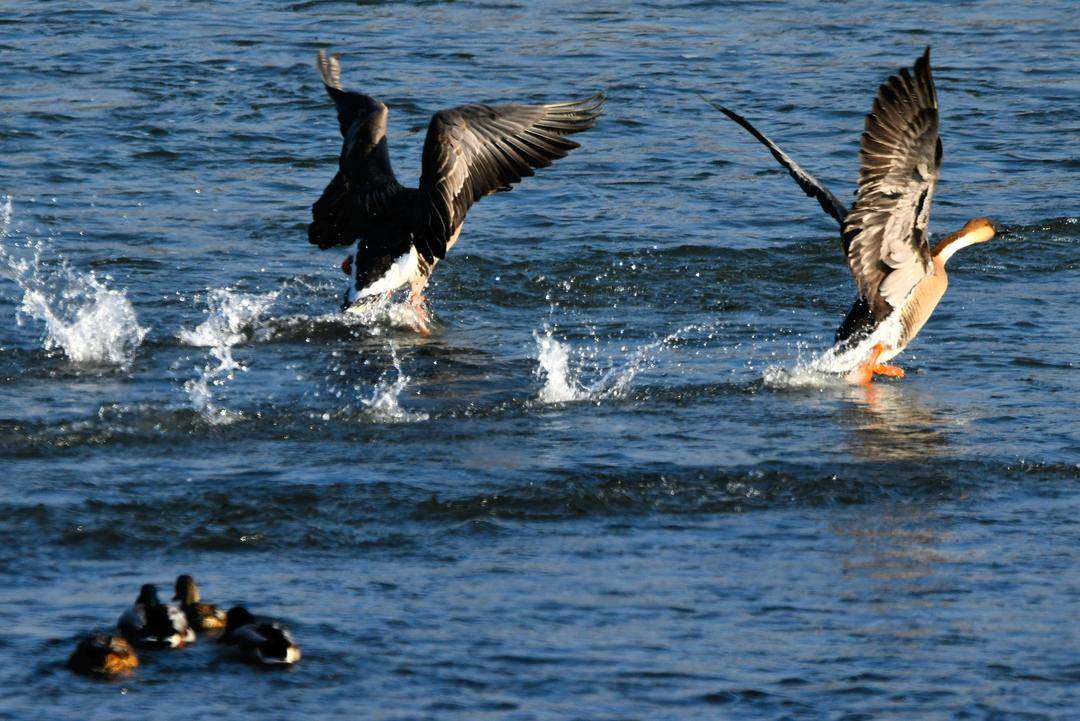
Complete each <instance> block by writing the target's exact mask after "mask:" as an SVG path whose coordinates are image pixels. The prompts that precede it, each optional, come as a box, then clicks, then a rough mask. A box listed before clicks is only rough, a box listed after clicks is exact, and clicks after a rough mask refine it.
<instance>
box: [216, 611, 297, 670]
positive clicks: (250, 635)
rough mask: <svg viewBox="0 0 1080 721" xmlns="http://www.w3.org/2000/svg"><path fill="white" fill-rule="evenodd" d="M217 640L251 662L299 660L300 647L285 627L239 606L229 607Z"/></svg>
mask: <svg viewBox="0 0 1080 721" xmlns="http://www.w3.org/2000/svg"><path fill="white" fill-rule="evenodd" d="M218 643H224V644H228V645H231V646H236V647H237V648H238V650H239V651H240V654H241V655H242V656H243V657H244V659H245V660H247V661H249V662H251V663H257V664H263V665H267V666H278V665H290V664H293V663H296V662H297V661H299V660H300V647H299V646H297V645H296V641H295V640H294V639H293V636H292V634H291V633H289V630H288V629H287V628H285V627H284V626H282V625H281V624H280V623H278V622H277V621H274V620H272V619H261V620H258V619H256V618H255V617H254V616H253V615H251V612H250V611H248V610H247V609H246V608H245V607H243V606H234V607H233V608H230V609H229V613H228V614H227V616H226V622H225V633H224V634H222V636H221V638H219V639H218Z"/></svg>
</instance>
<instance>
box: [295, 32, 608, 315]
mask: <svg viewBox="0 0 1080 721" xmlns="http://www.w3.org/2000/svg"><path fill="white" fill-rule="evenodd" d="M317 64H318V68H319V72H320V73H321V75H322V80H323V84H324V86H325V88H326V91H327V93H328V94H329V95H330V98H331V99H332V100H333V101H334V104H335V106H336V109H337V115H338V125H339V129H340V131H341V135H342V149H341V157H340V159H339V163H338V171H337V173H336V174H335V175H334V178H333V179H332V180H331V181H330V183H329V184H328V185H327V186H326V189H325V190H324V191H323V194H322V196H321V197H320V198H319V200H317V201H316V202H315V204H314V205H313V206H312V222H311V223H310V224H309V226H308V240H309V242H311V243H312V244H314V245H317V246H318V247H319V248H321V249H327V248H332V247H335V246H352V247H351V248H350V252H349V256H348V258H347V259H346V262H345V263H344V264H343V265H342V269H343V270H344V271H345V272H346V273H347V274H348V275H349V277H350V284H349V287H348V289H347V291H346V294H345V303H344V308H345V310H351V311H356V312H359V311H362V310H364V309H366V307H367V306H369V305H370V304H371V303H373V302H375V301H378V300H381V299H383V298H385V297H388V296H389V295H391V294H392V293H393V292H394V291H395V290H397V289H398V288H401V287H403V286H405V285H409V286H410V287H411V291H410V295H409V299H410V302H411V303H412V304H413V306H414V308H416V310H417V316H418V319H419V320H420V326H421V329H422V330H423V329H425V328H426V325H425V323H424V321H425V318H426V314H425V313H424V312H423V310H422V307H421V306H422V304H423V302H424V298H423V290H424V288H425V287H426V285H427V281H428V278H429V277H430V275H431V273H432V271H433V270H434V268H435V265H436V264H437V263H438V262H439V261H440V260H441V259H443V258H445V257H446V253H447V251H449V250H450V248H451V247H453V245H454V243H455V242H456V241H457V239H458V236H459V235H460V233H461V227H462V223H463V222H464V220H465V214H466V212H467V211H468V209H469V208H470V207H471V206H472V205H473V204H474V203H475V202H477V201H478V200H479V199H480V198H482V197H483V196H485V195H489V194H491V193H496V192H500V191H508V190H510V189H511V186H512V185H514V184H515V183H518V182H520V181H521V179H522V178H524V177H527V176H530V175H533V174H534V172H535V169H537V168H543V167H547V166H548V165H551V163H552V162H553V161H555V160H557V159H559V158H562V157H565V156H566V155H567V153H569V152H570V151H571V150H572V149H574V148H577V147H578V144H577V143H575V142H573V141H571V140H568V139H567V138H566V136H567V135H570V134H573V133H579V132H582V131H585V130H588V129H589V128H591V127H593V125H595V123H596V120H597V118H598V117H599V116H600V114H601V112H602V106H603V96H602V95H596V96H594V97H592V98H589V99H587V100H583V101H579V102H571V103H556V104H550V105H500V106H492V105H481V104H475V105H462V106H458V107H456V108H451V109H448V110H441V111H439V112H437V113H435V115H434V116H433V117H432V119H431V122H430V124H429V126H428V131H427V136H426V138H425V141H424V148H423V155H422V159H421V165H422V167H421V177H420V182H419V185H418V187H415V188H408V187H404V186H402V185H401V184H400V183H398V181H397V179H396V177H395V175H394V171H393V168H392V167H391V164H390V154H389V149H388V146H387V138H386V130H387V118H388V113H389V110H388V108H387V106H386V105H384V104H383V103H381V102H379V101H378V100H376V99H375V98H373V97H371V96H369V95H364V94H362V93H356V92H348V91H345V90H344V89H343V87H342V84H341V68H340V63H339V60H338V56H337V55H334V56H331V57H327V56H326V55H325V53H323V52H321V51H320V52H319V54H318V58H317Z"/></svg>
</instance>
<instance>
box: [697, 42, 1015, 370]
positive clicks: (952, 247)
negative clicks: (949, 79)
mask: <svg viewBox="0 0 1080 721" xmlns="http://www.w3.org/2000/svg"><path fill="white" fill-rule="evenodd" d="M712 104H713V105H714V107H716V108H717V109H718V110H719V111H720V112H722V113H724V114H725V115H727V116H728V117H729V118H731V119H732V120H733V121H735V122H736V123H738V124H739V125H741V126H742V127H743V128H745V129H746V130H747V131H748V132H749V133H750V134H751V135H753V136H754V137H755V138H757V139H758V141H760V142H761V143H762V144H763V145H765V147H767V148H768V149H769V151H770V152H771V153H772V155H773V157H774V158H776V160H777V161H778V162H779V163H780V164H781V165H783V166H784V167H785V168H786V169H787V171H788V173H790V174H791V177H792V178H794V179H795V182H796V183H798V185H799V187H800V188H802V190H803V192H805V193H806V194H807V195H808V196H810V197H812V198H815V199H816V200H817V201H818V203H819V204H820V205H821V207H822V209H823V210H824V211H825V212H826V213H828V214H829V215H831V216H832V217H833V218H835V219H836V222H837V223H839V224H840V242H841V248H842V249H843V251H844V255H845V257H846V258H847V262H848V266H850V268H851V272H852V274H853V275H854V276H855V283H856V285H857V286H858V290H859V295H858V298H856V300H855V302H854V303H853V304H852V306H851V309H850V310H849V311H848V313H847V316H846V317H845V318H844V320H843V322H842V323H841V324H840V327H839V328H838V329H837V331H836V338H835V342H836V344H837V346H838V347H843V348H853V347H855V346H856V345H857V344H858V343H860V342H862V341H864V340H866V339H868V338H869V337H870V336H871V335H873V334H875V332H876V331H878V330H879V329H881V330H882V331H883V332H882V333H881V334H880V338H879V339H878V342H877V343H875V344H874V346H873V349H872V350H871V352H870V355H869V357H868V358H867V359H866V360H865V362H863V363H862V365H861V366H860V367H859V368H857V369H856V370H855V371H852V373H851V374H849V375H848V379H849V380H852V381H854V382H859V383H869V382H871V381H872V380H873V377H874V375H875V374H878V375H886V376H892V377H897V378H899V377H902V376H903V375H904V371H903V370H902V369H901V368H898V367H896V366H891V365H885V364H884V362H885V361H887V360H889V359H891V358H893V357H894V356H896V355H897V354H899V353H900V352H901V351H903V350H904V348H906V347H907V345H908V343H910V342H911V341H912V340H913V339H914V338H915V336H916V335H917V334H918V332H919V330H920V329H922V327H923V325H924V324H925V323H926V321H927V320H928V319H929V318H930V314H931V313H933V312H934V308H935V307H937V304H938V301H940V300H941V298H942V296H943V295H945V290H946V288H947V287H948V283H949V279H948V275H946V273H945V264H946V263H947V262H948V260H949V258H951V257H952V256H953V254H954V253H955V252H956V251H958V250H960V249H961V248H966V247H967V246H969V245H974V244H975V243H985V242H986V241H988V240H990V239H991V238H993V237H994V233H995V229H994V225H993V223H991V222H990V221H989V220H987V219H986V218H975V219H973V220H969V221H968V222H967V224H966V225H964V227H963V228H961V229H960V230H959V231H957V232H955V233H952V234H951V235H949V236H947V237H945V239H943V240H942V241H941V242H939V243H938V244H937V245H936V246H934V247H933V249H931V247H930V234H929V231H928V227H927V226H928V224H929V220H930V201H931V198H932V196H933V194H934V186H935V185H936V184H937V178H938V169H939V168H940V167H941V156H942V148H941V139H940V138H939V137H938V101H937V92H936V91H935V89H934V79H933V77H932V76H931V74H930V48H929V47H928V48H926V51H925V52H923V54H922V57H920V58H919V59H918V60H917V61H916V62H915V67H914V68H913V69H912V70H911V71H910V72H909V71H908V69H907V68H903V69H901V70H900V71H899V73H898V74H896V75H893V76H891V77H890V78H889V79H888V80H886V81H885V83H884V84H883V85H882V86H881V87H880V88H879V89H878V92H877V97H876V98H875V99H874V105H873V108H872V109H871V111H870V113H869V114H868V115H867V116H866V124H865V129H864V131H863V134H862V141H861V143H860V149H859V164H860V170H859V189H858V192H857V194H856V198H855V205H854V206H853V207H852V208H851V210H848V209H847V208H846V207H844V204H843V203H842V202H840V200H839V199H838V198H837V197H836V196H835V195H833V194H832V193H831V192H829V190H828V189H827V188H826V187H825V186H824V185H822V184H821V182H820V181H818V180H817V179H816V178H815V177H814V176H812V175H810V174H809V173H807V172H806V171H805V170H803V169H802V168H800V167H799V165H798V164H797V163H796V162H795V161H794V160H792V159H791V158H790V157H789V156H788V155H787V153H785V152H784V151H783V150H781V149H780V148H779V147H778V146H777V145H776V144H775V143H773V142H772V141H771V140H769V138H767V137H765V135H763V134H762V133H761V132H759V131H758V130H757V129H756V128H755V127H754V126H753V125H751V124H750V122H749V121H748V120H746V119H745V118H743V117H742V116H741V115H739V114H737V113H735V112H733V111H731V110H728V109H727V108H725V107H723V106H720V105H716V104H715V103H712ZM890 329H895V330H890Z"/></svg>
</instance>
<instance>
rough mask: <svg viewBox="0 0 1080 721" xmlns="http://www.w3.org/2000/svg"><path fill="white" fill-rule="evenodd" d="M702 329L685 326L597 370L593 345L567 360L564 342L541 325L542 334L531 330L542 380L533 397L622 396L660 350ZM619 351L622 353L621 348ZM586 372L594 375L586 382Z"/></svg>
mask: <svg viewBox="0 0 1080 721" xmlns="http://www.w3.org/2000/svg"><path fill="white" fill-rule="evenodd" d="M703 329H704V327H703V326H700V325H696V324H695V325H688V326H685V327H683V328H680V329H679V330H677V331H675V332H674V333H670V334H668V335H666V336H664V337H663V338H660V339H658V340H655V341H653V342H651V343H647V344H645V345H643V346H640V347H639V348H637V349H635V350H633V351H630V352H629V353H628V354H627V356H626V357H625V360H624V361H623V362H621V363H618V362H617V363H613V364H612V365H611V366H610V367H608V368H607V369H601V368H600V363H599V361H598V360H597V358H598V356H599V351H598V350H597V349H596V347H595V346H593V347H589V348H584V349H581V350H579V351H578V352H577V354H576V355H577V357H576V359H575V360H574V362H571V358H570V351H569V349H568V347H567V346H566V344H565V343H563V342H560V341H558V340H556V338H555V337H554V335H553V333H552V329H551V328H550V327H549V326H547V325H545V326H544V333H543V335H541V334H540V333H537V332H535V331H534V332H533V338H534V339H535V340H536V346H537V362H538V365H537V367H536V370H535V373H536V376H537V378H538V379H539V380H540V381H542V383H543V386H542V387H541V388H540V392H539V393H538V394H537V400H539V401H540V402H541V403H569V402H572V401H582V400H593V401H599V400H604V399H608V398H619V397H622V396H624V395H625V394H626V392H627V391H628V390H629V388H630V385H631V384H632V383H633V381H634V379H635V378H636V377H637V376H638V374H639V373H641V372H642V371H643V370H646V369H648V368H652V367H654V366H655V365H656V362H657V361H658V360H659V357H660V355H661V353H663V351H665V350H666V349H667V348H668V347H670V346H671V344H672V343H674V342H675V341H677V340H679V339H680V338H682V337H683V336H684V335H686V334H687V333H690V332H693V331H699V330H703ZM623 351H624V352H625V349H623ZM587 375H594V376H596V378H595V380H593V381H592V382H586V381H585V380H584V377H585V376H587Z"/></svg>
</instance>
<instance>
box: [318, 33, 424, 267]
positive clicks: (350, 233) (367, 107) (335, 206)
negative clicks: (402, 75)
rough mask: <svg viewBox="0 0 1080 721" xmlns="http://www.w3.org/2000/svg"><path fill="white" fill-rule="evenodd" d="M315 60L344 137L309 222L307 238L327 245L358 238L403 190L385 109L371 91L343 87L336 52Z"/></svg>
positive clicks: (324, 246) (346, 242)
mask: <svg viewBox="0 0 1080 721" xmlns="http://www.w3.org/2000/svg"><path fill="white" fill-rule="evenodd" d="M316 64H317V66H318V68H319V74H320V75H321V76H322V80H323V84H324V85H325V86H326V92H327V93H328V94H329V95H330V98H331V99H332V100H333V101H334V106H335V107H336V108H337V116H338V125H339V127H340V129H341V137H342V138H343V140H342V146H341V157H340V159H339V161H338V172H337V173H336V174H335V175H334V177H333V179H332V180H331V181H330V183H329V184H328V185H327V186H326V189H325V190H324V191H323V194H322V196H321V197H320V198H319V199H318V200H317V201H315V204H314V205H313V206H312V207H311V216H312V222H311V224H310V225H309V226H308V242H310V243H312V244H314V245H317V246H319V247H320V248H323V249H326V248H331V247H334V246H338V245H351V244H352V243H353V242H354V241H355V240H356V239H357V238H359V237H362V236H363V235H364V234H365V233H366V232H367V231H368V229H369V228H370V227H371V226H372V225H373V224H374V223H375V222H377V220H378V219H379V217H380V216H381V215H383V214H384V213H386V212H387V210H388V209H389V208H390V207H391V206H393V205H394V203H395V202H396V201H398V200H400V197H401V196H402V194H403V193H404V192H405V189H404V188H402V187H401V185H399V184H398V182H397V178H396V177H395V176H394V169H393V167H392V166H391V165H390V152H389V148H388V147H387V142H386V119H387V114H388V110H387V107H386V106H385V105H383V104H382V103H381V102H379V101H378V100H376V99H375V98H373V97H371V96H370V95H364V94H363V93H354V92H348V91H346V90H344V89H343V88H342V85H341V62H340V59H339V56H338V55H337V54H334V55H331V56H330V57H327V55H326V53H325V52H323V51H322V50H320V51H319V53H318V56H317V58H316Z"/></svg>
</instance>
